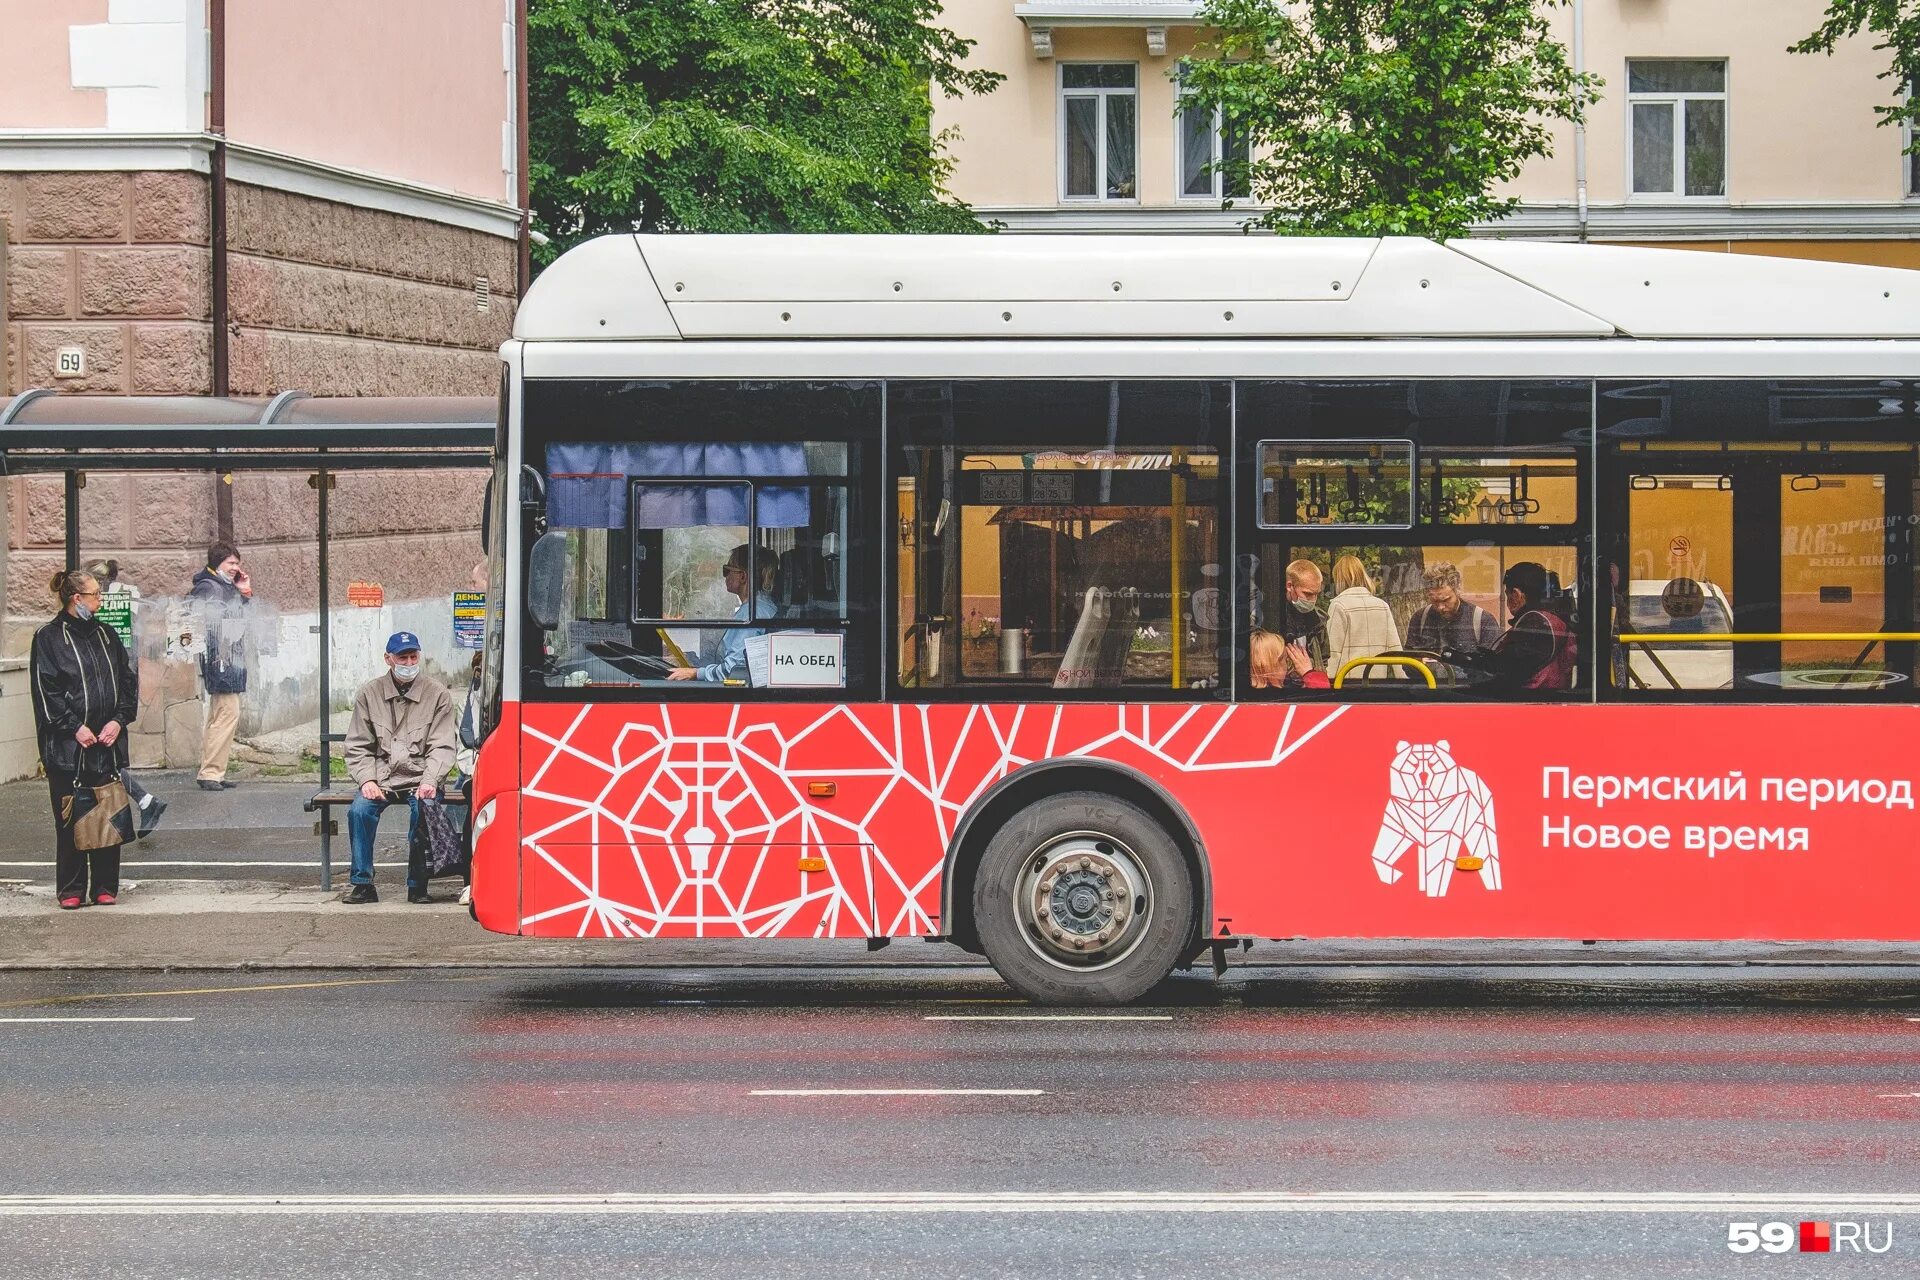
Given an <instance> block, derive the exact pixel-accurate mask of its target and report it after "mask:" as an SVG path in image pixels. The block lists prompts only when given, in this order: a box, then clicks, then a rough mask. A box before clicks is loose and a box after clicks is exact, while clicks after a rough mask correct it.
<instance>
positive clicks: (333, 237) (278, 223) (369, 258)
mask: <svg viewBox="0 0 1920 1280" xmlns="http://www.w3.org/2000/svg"><path fill="white" fill-rule="evenodd" d="M0 224H4V226H5V228H6V236H7V244H8V253H7V255H6V272H7V297H8V303H7V310H8V314H7V316H6V317H5V319H6V326H5V328H6V334H5V337H6V344H5V345H6V363H5V378H4V380H3V381H0V393H5V392H11V391H18V390H22V389H24V388H26V387H34V386H55V387H58V388H60V389H61V390H63V391H92V392H104V393H107V394H121V395H129V394H131V395H141V394H156V395H171V394H198V395H205V394H207V393H208V391H209V390H210V389H211V379H212V361H213V356H212V330H211V327H210V323H209V317H210V316H211V314H212V292H211V276H212V259H211V250H210V247H209V246H210V237H209V235H208V225H209V224H208V191H207V178H206V177H205V176H204V175H202V174H197V173H191V172H147V173H0ZM227 236H228V249H227V276H228V284H227V306H228V335H229V339H230V345H229V361H228V364H229V369H228V384H229V390H230V391H231V392H232V394H234V395H247V396H254V395H271V394H273V393H275V392H278V391H284V390H287V389H289V388H297V389H299V390H303V391H306V392H308V393H310V394H312V395H320V396H361V395H365V396H373V395H385V396H404V395H491V394H492V393H493V390H494V388H495V386H496V385H497V382H498V378H499V364H498V361H497V359H496V358H495V352H496V351H497V350H498V348H499V346H500V344H501V343H502V342H504V341H506V339H507V337H508V336H509V334H510V333H511V332H512V329H513V312H514V307H515V302H516V300H515V296H514V294H515V280H514V276H515V266H516V257H515V249H514V244H513V242H512V241H511V240H505V239H502V238H501V237H499V236H494V235H488V234H486V233H485V232H480V231H469V230H466V229H465V228H461V227H455V226H449V225H446V224H444V223H439V222H433V221H429V220H427V219H424V218H414V217H406V216H403V215H400V214H394V213H386V212H383V211H380V210H375V209H363V208H360V207H358V206H354V205H348V204H342V203H338V202H335V201H329V200H319V199H315V198H313V197H311V196H303V195H295V194H293V193H291V192H285V191H278V190H273V189H270V188H266V187H256V186H250V185H248V184H246V183H232V184H230V185H229V186H228V188H227ZM481 281H485V282H486V283H485V296H486V299H487V301H486V309H485V310H482V309H481V307H480V302H479V299H480V296H481V293H480V282H481ZM73 345H79V346H84V347H85V348H86V350H87V377H85V378H84V379H68V380H56V379H55V378H54V354H55V352H56V351H57V350H58V349H59V348H60V347H63V346H73Z"/></svg>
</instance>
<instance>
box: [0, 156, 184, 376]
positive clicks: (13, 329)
mask: <svg viewBox="0 0 1920 1280" xmlns="http://www.w3.org/2000/svg"><path fill="white" fill-rule="evenodd" d="M0 224H4V225H5V227H6V234H7V243H8V251H7V255H6V261H7V315H6V317H5V318H6V322H7V323H6V365H5V374H6V376H5V379H4V386H3V387H0V390H6V391H18V390H23V389H24V388H27V387H35V386H39V387H59V388H60V389H61V390H63V391H94V392H105V393H108V394H121V395H169V394H199V395H205V394H206V393H207V392H208V390H209V389H210V376H211V375H210V370H211V367H212V356H211V341H212V337H211V328H210V326H209V323H208V317H209V315H210V314H211V306H212V295H211V284H210V278H211V273H212V260H211V256H210V252H209V249H208V234H207V229H208V224H207V180H206V178H205V177H203V176H202V175H200V174H196V173H185V172H165V173H0ZM63 346H81V347H85V348H86V352H87V376H86V377H85V378H76V379H58V380H56V379H55V377H54V356H55V353H56V352H57V351H58V350H59V348H61V347H63Z"/></svg>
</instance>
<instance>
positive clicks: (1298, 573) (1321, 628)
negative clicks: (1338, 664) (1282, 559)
mask: <svg viewBox="0 0 1920 1280" xmlns="http://www.w3.org/2000/svg"><path fill="white" fill-rule="evenodd" d="M1324 581H1325V580H1324V579H1323V578H1322V577H1321V576H1320V566H1319V565H1317V564H1315V563H1314V562H1313V561H1311V560H1295V561H1294V562H1293V563H1292V564H1290V565H1288V566H1287V607H1286V609H1285V610H1284V611H1283V612H1282V614H1281V617H1280V634H1281V635H1282V636H1283V637H1285V639H1286V642H1287V643H1288V644H1290V645H1291V644H1297V645H1300V646H1301V647H1302V648H1303V649H1305V650H1306V652H1307V656H1308V658H1309V659H1310V661H1311V662H1312V664H1313V666H1314V668H1315V669H1317V670H1321V671H1324V670H1326V666H1327V615H1326V614H1324V613H1322V612H1320V588H1321V587H1322V586H1323V585H1324Z"/></svg>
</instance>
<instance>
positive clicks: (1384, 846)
mask: <svg viewBox="0 0 1920 1280" xmlns="http://www.w3.org/2000/svg"><path fill="white" fill-rule="evenodd" d="M1387 778H1388V783H1387V791H1388V799H1387V808H1386V812H1385V813H1383V814H1382V815H1381V816H1380V837H1379V839H1377V840H1376V841H1374V845H1373V869H1374V870H1375V871H1376V872H1378V873H1379V875H1380V880H1381V883H1383V884H1392V883H1394V882H1395V881H1397V880H1398V879H1399V878H1400V876H1401V872H1400V871H1399V870H1398V869H1397V866H1396V864H1397V863H1399V861H1400V859H1401V858H1402V857H1404V856H1405V855H1406V852H1407V850H1409V849H1411V848H1413V847H1414V846H1415V845H1418V846H1419V847H1420V892H1422V893H1424V894H1426V895H1427V896H1428V897H1429V898H1444V897H1445V896H1446V894H1447V886H1448V885H1449V884H1451V883H1452V882H1453V873H1454V870H1455V866H1456V864H1457V863H1458V862H1459V860H1460V859H1461V858H1470V859H1473V861H1470V862H1469V863H1468V864H1467V866H1466V867H1464V868H1460V869H1461V870H1464V871H1469V872H1472V871H1477V872H1478V873H1479V876H1480V883H1481V884H1482V885H1484V886H1485V887H1487V888H1488V889H1498V888H1499V887H1500V835H1499V832H1498V830H1497V829H1496V828H1495V825H1494V818H1493V793H1492V792H1491V791H1489V790H1487V784H1486V783H1484V782H1482V781H1480V775H1478V774H1476V773H1475V772H1474V771H1473V770H1471V769H1465V768H1462V767H1461V766H1460V765H1458V764H1456V763H1455V762H1454V759H1453V751H1452V748H1451V747H1449V746H1448V744H1447V742H1446V740H1445V739H1444V738H1443V739H1441V740H1440V741H1439V742H1435V743H1430V744H1429V743H1419V744H1409V743H1406V742H1402V743H1400V744H1398V746H1397V747H1396V749H1395V754H1394V757H1393V764H1392V766H1391V767H1390V768H1389V770H1388V773H1387Z"/></svg>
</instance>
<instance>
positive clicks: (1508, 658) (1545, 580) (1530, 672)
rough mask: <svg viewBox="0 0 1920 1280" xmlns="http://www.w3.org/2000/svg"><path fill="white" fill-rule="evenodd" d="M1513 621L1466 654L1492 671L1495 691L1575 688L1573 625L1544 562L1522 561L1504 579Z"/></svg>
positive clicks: (1489, 687) (1491, 687)
mask: <svg viewBox="0 0 1920 1280" xmlns="http://www.w3.org/2000/svg"><path fill="white" fill-rule="evenodd" d="M1501 581H1502V585H1503V586H1504V587H1505V588H1506V592H1507V612H1508V614H1509V615H1510V616H1511V617H1512V618H1513V626H1512V627H1510V628H1508V630H1507V633H1506V634H1505V635H1503V636H1501V637H1500V639H1499V641H1498V643H1496V644H1495V645H1494V646H1493V648H1491V649H1486V650H1482V651H1481V652H1479V653H1476V654H1473V655H1472V656H1471V657H1469V658H1467V659H1466V662H1467V665H1468V666H1472V667H1476V668H1478V669H1480V670H1482V671H1485V672H1487V673H1488V674H1489V675H1491V677H1492V679H1491V680H1489V681H1488V682H1487V686H1486V688H1487V690H1488V692H1491V693H1517V692H1520V691H1521V690H1525V689H1571V688H1572V687H1573V666H1574V660H1575V656H1576V655H1575V651H1574V643H1573V629H1572V628H1571V627H1569V626H1568V625H1567V623H1566V619H1565V618H1563V617H1562V616H1561V613H1560V609H1559V607H1558V606H1557V604H1556V602H1555V601H1554V599H1553V598H1552V593H1551V591H1550V589H1549V577H1548V574H1547V570H1546V568H1545V566H1543V565H1539V564H1535V563H1534V562H1533V561H1531V560H1522V561H1521V562H1520V563H1518V564H1516V565H1514V566H1513V567H1512V568H1510V569H1508V570H1507V575H1506V577H1505V578H1503V579H1502V580H1501Z"/></svg>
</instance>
